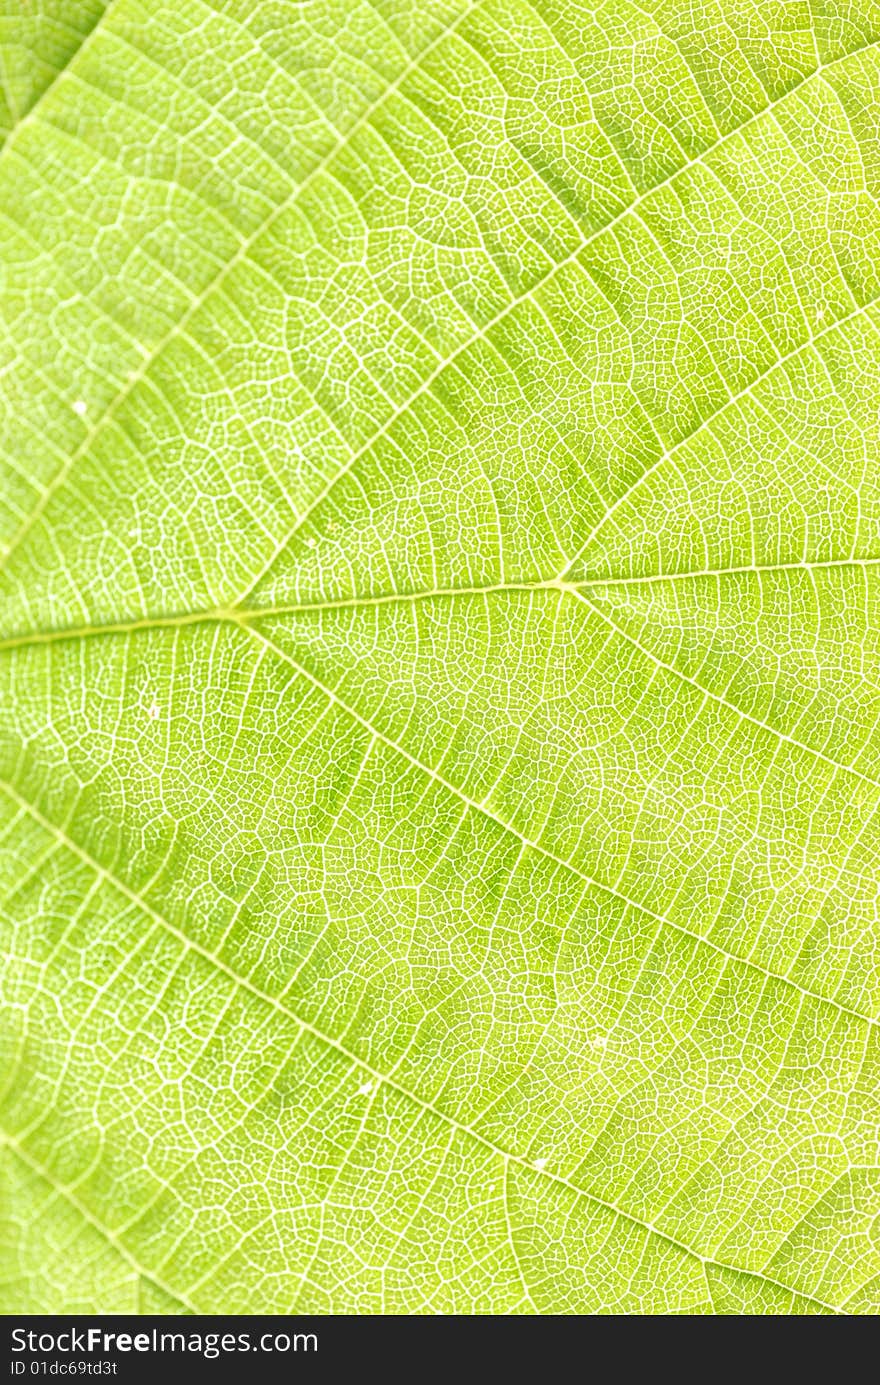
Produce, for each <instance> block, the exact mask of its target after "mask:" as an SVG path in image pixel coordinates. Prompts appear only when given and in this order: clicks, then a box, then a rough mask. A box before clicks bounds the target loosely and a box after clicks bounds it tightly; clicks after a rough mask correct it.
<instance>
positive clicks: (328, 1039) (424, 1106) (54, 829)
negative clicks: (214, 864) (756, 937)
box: [0, 780, 848, 1316]
mask: <svg viewBox="0 0 880 1385" xmlns="http://www.w3.org/2000/svg"><path fill="white" fill-rule="evenodd" d="M0 787H2V789H3V790H4V791H5V792H6V793H7V794H8V795H9V797H10V798H12V799H13V800H14V802H15V803H17V804H18V805H19V807H21V808H22V809H24V810H25V812H27V813H29V814H30V816H31V817H32V818H33V819H34V821H35V822H38V823H39V824H40V825H41V826H42V827H43V828H44V829H45V830H46V831H47V832H50V833H51V834H52V835H53V836H54V837H56V838H57V840H58V841H60V842H61V843H62V844H63V845H64V846H65V847H66V848H67V849H68V850H69V851H71V852H73V854H74V855H75V856H77V857H78V858H79V859H80V860H81V861H82V862H83V863H84V864H85V865H87V866H88V867H89V868H90V869H91V870H92V871H94V872H95V874H96V875H97V876H98V877H99V879H100V880H102V881H104V882H106V884H108V885H109V886H111V887H112V888H114V889H116V890H118V891H119V892H120V893H121V894H122V895H124V896H125V897H126V898H127V899H129V900H130V901H131V902H132V903H133V904H135V905H136V906H137V907H138V908H139V909H140V910H141V912H142V913H144V914H146V915H147V917H148V918H150V919H151V920H152V921H153V922H154V923H155V924H157V925H158V927H160V928H161V929H163V930H164V931H165V932H167V933H168V934H170V935H171V936H172V937H174V938H175V939H176V940H177V942H178V943H179V944H180V945H181V946H182V947H183V948H184V949H185V950H186V951H188V952H194V953H195V954H197V955H198V956H199V957H201V958H203V959H204V960H205V961H207V962H208V963H210V964H211V965H212V966H213V967H214V968H216V969H217V970H218V971H220V972H222V973H223V975H225V976H226V977H227V978H228V980H230V981H231V982H232V983H233V984H234V985H236V986H238V987H240V988H241V989H242V990H245V991H247V992H248V993H249V994H250V995H252V996H254V998H255V999H257V1000H259V1001H261V1002H262V1003H263V1004H265V1005H268V1006H271V1007H272V1009H273V1010H276V1011H277V1012H278V1013H279V1014H281V1015H283V1016H284V1018H285V1019H286V1020H288V1021H289V1022H290V1023H292V1024H294V1025H296V1026H297V1028H298V1029H299V1030H300V1032H301V1033H307V1034H310V1035H311V1036H312V1038H314V1039H315V1040H316V1041H317V1042H319V1043H321V1044H323V1045H325V1046H327V1047H328V1048H331V1049H333V1050H334V1052H336V1053H338V1054H339V1055H340V1056H341V1057H343V1058H345V1059H346V1061H347V1062H350V1063H351V1064H352V1066H353V1067H356V1068H358V1069H360V1070H361V1071H362V1072H365V1073H367V1074H368V1075H369V1076H370V1077H371V1078H372V1079H373V1080H374V1081H376V1082H379V1083H381V1084H382V1085H383V1086H386V1087H389V1088H391V1089H392V1090H394V1091H396V1092H397V1093H398V1094H399V1095H400V1096H402V1097H404V1099H405V1100H407V1101H409V1102H410V1103H411V1104H413V1105H415V1106H417V1107H419V1108H420V1109H421V1110H423V1111H426V1112H428V1113H429V1114H430V1115H432V1116H434V1117H435V1118H436V1119H437V1120H439V1121H441V1122H443V1123H444V1124H446V1125H449V1126H452V1127H453V1128H454V1129H455V1130H457V1131H458V1132H459V1133H460V1134H462V1135H463V1136H465V1137H466V1138H468V1139H471V1140H474V1141H475V1142H476V1143H477V1144H479V1145H480V1146H482V1148H484V1149H486V1150H488V1151H489V1152H490V1153H491V1154H493V1155H494V1156H495V1157H496V1158H498V1159H500V1160H501V1161H502V1164H504V1163H505V1162H506V1163H508V1164H509V1163H515V1164H516V1165H517V1166H518V1167H520V1168H523V1169H525V1170H526V1171H527V1172H528V1173H529V1175H530V1176H531V1177H532V1178H535V1177H537V1178H540V1179H546V1180H547V1181H548V1182H549V1183H552V1184H556V1185H558V1186H561V1187H564V1188H565V1189H567V1191H568V1192H569V1193H571V1194H572V1195H573V1196H575V1197H577V1198H578V1199H580V1200H583V1201H585V1202H587V1203H591V1204H592V1205H593V1206H597V1207H601V1208H603V1209H604V1210H605V1211H606V1212H610V1213H611V1214H612V1215H613V1216H615V1217H618V1218H620V1220H621V1221H623V1222H626V1223H628V1224H629V1225H631V1226H637V1227H639V1228H640V1229H641V1230H642V1231H646V1232H648V1233H649V1235H652V1236H655V1237H657V1238H658V1239H659V1240H661V1241H663V1242H664V1243H665V1244H666V1245H670V1246H672V1247H674V1248H675V1249H676V1250H677V1251H679V1252H680V1253H682V1254H685V1255H687V1256H689V1257H690V1258H691V1259H692V1260H695V1261H697V1262H698V1263H700V1264H702V1265H715V1266H717V1267H718V1268H719V1269H724V1270H728V1271H731V1272H733V1273H735V1274H740V1275H743V1276H746V1277H748V1278H752V1279H758V1280H761V1281H763V1282H765V1283H768V1284H771V1285H773V1286H774V1287H775V1288H779V1289H783V1290H785V1292H787V1293H790V1294H796V1295H798V1296H799V1297H801V1298H803V1299H806V1300H808V1301H810V1302H812V1303H815V1304H817V1305H818V1306H819V1307H821V1308H826V1309H828V1310H829V1311H831V1312H832V1313H835V1314H837V1315H838V1316H848V1315H847V1314H846V1313H845V1312H844V1310H842V1309H839V1308H837V1307H835V1306H834V1305H833V1304H830V1303H825V1302H823V1301H822V1300H821V1299H819V1298H816V1297H814V1296H813V1295H811V1294H806V1293H802V1292H801V1291H800V1290H797V1289H793V1288H792V1287H791V1286H790V1285H788V1284H784V1283H782V1282H781V1281H779V1280H776V1279H773V1278H771V1276H769V1275H765V1274H763V1273H760V1272H758V1271H755V1270H743V1269H742V1268H741V1267H740V1266H738V1265H732V1264H729V1263H727V1262H726V1261H722V1260H716V1259H715V1258H714V1257H712V1256H709V1255H701V1254H700V1253H699V1252H698V1251H695V1250H693V1249H692V1248H691V1247H690V1246H688V1245H686V1244H685V1243H684V1242H683V1241H679V1240H677V1239H676V1238H675V1237H674V1236H671V1235H669V1234H668V1233H667V1232H665V1231H660V1230H658V1229H657V1227H655V1226H652V1225H651V1223H650V1222H646V1221H643V1220H642V1219H641V1218H639V1217H637V1216H635V1215H633V1214H632V1213H631V1212H624V1211H622V1210H621V1209H620V1208H619V1207H617V1206H615V1204H614V1203H612V1202H607V1201H605V1199H603V1198H601V1197H599V1196H598V1195H597V1194H595V1193H588V1192H585V1191H584V1190H583V1189H582V1188H579V1187H578V1186H577V1185H576V1184H574V1183H572V1182H570V1181H569V1179H567V1178H565V1177H563V1176H562V1175H561V1174H557V1173H554V1172H553V1171H552V1170H549V1169H546V1168H542V1169H538V1168H537V1167H536V1166H535V1164H534V1163H531V1162H530V1161H529V1160H528V1159H526V1158H524V1157H523V1156H522V1155H520V1154H517V1153H514V1152H513V1151H510V1150H506V1149H503V1148H501V1146H499V1145H496V1144H495V1143H494V1142H493V1141H491V1140H489V1139H487V1137H486V1136H485V1135H482V1134H480V1133H479V1131H477V1130H474V1129H473V1127H472V1126H469V1125H466V1124H464V1123H463V1122H462V1121H459V1120H457V1119H456V1118H455V1117H454V1116H451V1115H449V1114H448V1113H447V1112H446V1111H443V1110H441V1109H440V1108H439V1107H437V1106H435V1105H434V1104H433V1103H432V1102H431V1101H428V1100H427V1099H426V1098H424V1097H421V1096H418V1095H417V1094H416V1093H415V1092H412V1091H410V1089H409V1088H408V1087H405V1086H404V1085H403V1084H402V1083H401V1082H398V1081H397V1080H396V1079H395V1078H392V1077H388V1076H386V1075H385V1074H384V1073H383V1072H381V1071H380V1070H379V1069H378V1068H376V1067H374V1066H373V1065H372V1064H371V1063H369V1062H367V1061H366V1059H364V1058H361V1057H359V1056H358V1055H357V1054H356V1053H354V1052H353V1051H352V1050H351V1049H349V1048H347V1047H346V1046H345V1045H344V1044H343V1043H341V1042H340V1041H339V1040H338V1039H336V1038H334V1037H333V1036H332V1035H330V1034H327V1033H325V1032H324V1031H323V1030H322V1029H319V1028H317V1026H315V1025H313V1024H311V1023H310V1022H309V1021H307V1020H304V1019H302V1018H301V1017H300V1016H299V1015H298V1014H297V1013H296V1011H294V1010H292V1009H291V1008H290V1007H289V1006H288V1005H286V1004H285V1003H284V1001H282V1000H279V999H278V998H277V997H276V996H273V995H272V994H271V992H269V991H264V990H263V989H262V987H260V986H257V985H256V984H255V983H254V982H252V981H250V980H249V979H248V978H246V977H243V976H241V975H239V973H238V972H236V971H235V970H234V968H232V967H230V966H229V965H228V963H226V962H224V961H223V960H222V958H220V957H217V956H216V954H214V953H213V952H211V951H210V950H209V949H208V948H205V947H202V946H201V944H199V943H197V942H194V941H193V939H191V938H190V937H189V936H188V935H187V934H186V933H184V932H183V931H182V930H181V929H180V928H178V927H177V926H176V925H175V924H173V923H171V922H170V920H169V919H167V918H165V916H164V915H163V914H160V913H159V912H158V911H157V910H156V909H154V908H153V906H152V905H151V904H149V903H148V902H147V901H146V900H145V899H144V898H143V897H142V896H141V895H139V894H138V893H137V891H136V890H133V889H131V888H130V886H128V885H127V884H126V883H125V882H124V881H123V880H122V879H121V878H119V877H118V876H117V875H115V874H114V873H113V872H112V871H109V870H108V869H107V868H106V867H105V866H102V865H101V863H100V862H99V861H98V860H96V859H95V858H94V857H93V856H92V855H91V854H90V853H89V852H88V851H86V850H85V849H84V848H83V847H81V846H80V845H79V843H78V842H76V841H74V839H73V838H72V837H70V836H69V835H68V833H67V832H66V831H65V830H64V829H63V828H61V827H59V826H58V825H57V824H56V823H54V822H52V820H51V819H50V818H47V817H46V816H45V814H44V813H42V812H41V811H40V809H38V808H37V807H36V806H35V805H34V804H32V803H30V802H29V801H28V800H27V799H26V798H24V797H23V796H22V795H21V794H20V793H19V792H18V790H17V789H16V788H15V787H14V785H12V784H9V783H8V782H7V781H5V780H0ZM474 806H476V805H474ZM502 825H503V824H502ZM529 845H533V844H532V843H529ZM536 849H537V850H540V849H541V848H536ZM559 864H561V865H564V864H565V863H564V862H562V861H560V863H559ZM627 902H629V901H627ZM633 907H638V906H633ZM759 970H760V968H759ZM3 1138H4V1139H5V1140H6V1141H7V1142H8V1143H9V1144H10V1145H11V1146H12V1147H13V1148H15V1149H16V1151H17V1152H19V1153H21V1147H20V1145H19V1144H18V1142H16V1141H15V1137H14V1136H9V1135H4V1137H3ZM22 1157H24V1156H23V1155H22ZM29 1161H30V1162H32V1163H34V1161H33V1159H32V1157H30V1160H29ZM34 1167H35V1168H36V1169H37V1171H38V1172H40V1173H41V1174H42V1176H43V1177H44V1178H45V1179H46V1181H47V1182H50V1183H51V1184H52V1186H53V1187H56V1188H57V1190H58V1191H59V1192H61V1193H63V1194H64V1195H65V1196H66V1197H67V1198H68V1200H69V1201H70V1202H71V1204H72V1205H73V1206H75V1207H76V1208H77V1210H79V1211H81V1212H82V1214H83V1215H84V1216H86V1217H87V1218H88V1220H89V1221H90V1222H91V1223H92V1224H93V1225H94V1226H95V1227H96V1228H97V1229H98V1230H100V1231H103V1232H104V1234H105V1235H107V1238H108V1240H110V1241H111V1244H113V1245H116V1244H117V1239H118V1238H116V1236H115V1235H113V1234H112V1233H109V1232H108V1231H107V1230H106V1228H105V1227H104V1226H103V1224H102V1222H101V1221H100V1219H99V1218H98V1216H97V1214H96V1213H94V1212H93V1211H92V1210H91V1209H90V1208H87V1207H86V1205H85V1204H84V1203H82V1202H81V1201H80V1199H78V1198H76V1194H75V1191H74V1190H73V1189H72V1188H71V1187H70V1186H68V1185H59V1184H57V1183H56V1182H55V1180H54V1179H53V1178H52V1177H51V1175H49V1174H48V1172H47V1171H45V1170H43V1169H42V1167H40V1166H38V1165H37V1164H36V1163H34ZM133 1224H134V1222H130V1223H128V1225H129V1226H130V1225H133ZM118 1244H119V1245H120V1246H121V1245H122V1243H121V1242H119V1243H118ZM125 1255H126V1259H127V1260H128V1262H129V1263H130V1264H131V1265H132V1267H133V1268H136V1269H137V1270H138V1272H139V1273H141V1274H144V1275H146V1276H147V1277H148V1278H151V1279H153V1280H154V1282H155V1283H157V1284H158V1285H159V1287H160V1288H164V1289H166V1292H168V1293H170V1294H171V1295H172V1297H173V1298H176V1299H177V1300H178V1301H179V1302H181V1303H184V1305H185V1306H186V1307H192V1306H193V1305H191V1304H189V1303H188V1302H187V1301H186V1299H185V1297H184V1295H183V1294H181V1293H180V1292H179V1291H177V1290H175V1289H173V1288H170V1287H168V1288H166V1286H165V1285H163V1284H162V1283H161V1282H160V1281H159V1280H158V1279H157V1278H156V1276H155V1275H154V1274H152V1272H151V1271H150V1270H148V1269H146V1268H145V1267H143V1266H140V1265H138V1263H137V1261H136V1260H135V1259H134V1258H133V1257H132V1256H131V1255H130V1253H128V1252H127V1251H126V1252H125ZM193 1311H195V1312H199V1311H200V1310H199V1309H198V1308H194V1309H193Z"/></svg>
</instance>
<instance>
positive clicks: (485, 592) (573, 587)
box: [0, 559, 880, 937]
mask: <svg viewBox="0 0 880 1385" xmlns="http://www.w3.org/2000/svg"><path fill="white" fill-rule="evenodd" d="M870 561H871V563H872V564H875V563H877V562H878V561H880V560H877V559H871V560H870ZM743 570H746V569H743ZM749 570H750V569H749ZM622 580H623V579H622ZM608 585H610V584H609V583H608V582H606V581H605V580H602V581H596V582H577V583H571V582H565V581H561V580H559V579H556V578H551V579H550V580H548V581H539V582H520V583H498V584H496V585H494V586H486V587H458V588H446V589H437V590H435V591H430V592H427V591H426V592H418V593H413V594H411V595H409V596H404V597H397V596H389V597H366V598H359V599H355V600H348V601H346V600H340V601H336V602H334V601H327V602H321V603H316V604H314V605H311V606H310V605H289V606H288V605H279V606H267V607H265V608H263V609H258V610H250V611H242V610H238V609H237V608H220V607H218V608H217V609H215V610H208V611H198V612H193V613H186V614H183V615H172V616H157V617H148V618H144V619H142V620H133V621H127V622H121V623H119V624H107V625H97V626H82V627H80V628H78V629H75V628H70V629H68V630H59V631H49V632H47V633H45V634H36V635H25V636H20V637H14V638H12V639H10V640H6V641H0V654H2V653H3V652H4V651H11V650H15V649H19V648H22V647H27V646H32V645H42V644H54V643H57V642H62V641H64V640H71V639H85V638H91V637H95V636H98V635H128V634H134V633H136V632H137V631H139V630H143V631H147V630H162V629H171V630H175V629H182V628H185V627H186V626H192V625H200V624H206V623H210V622H212V621H216V622H225V623H229V624H232V625H237V626H239V627H240V628H241V629H244V630H248V631H249V633H252V634H254V633H258V632H256V631H255V630H254V627H253V622H254V621H256V620H260V619H267V618H269V617H271V616H280V615H285V614H290V615H293V614H296V613H301V612H308V611H314V612H319V611H326V610H339V609H346V608H349V607H357V606H382V605H390V604H393V603H399V602H403V601H409V602H415V601H419V600H428V599H430V598H432V597H435V598H443V597H446V598H454V597H466V596H486V597H488V596H491V595H492V594H497V593H501V592H526V593H530V592H536V591H558V592H559V593H561V594H564V593H568V594H570V595H572V596H574V597H575V598H576V599H578V600H579V601H582V602H583V603H584V605H586V606H587V607H589V609H590V610H591V611H592V612H593V614H594V615H595V616H596V617H597V618H598V619H600V620H602V621H603V622H604V623H605V624H606V625H608V626H610V627H611V628H612V629H613V630H614V631H615V633H616V634H617V635H619V637H620V638H621V639H622V640H625V641H626V642H627V643H628V644H631V645H632V646H633V647H634V648H636V649H638V650H639V652H640V653H641V654H643V655H644V656H645V658H646V659H650V660H651V662H652V663H654V664H655V665H656V666H657V667H658V668H662V669H664V670H665V671H666V672H667V673H669V674H671V675H672V676H673V677H675V678H678V679H680V680H681V681H682V682H684V683H687V684H689V685H690V686H691V687H694V688H696V689H697V690H698V691H699V692H701V693H703V694H705V696H706V697H708V698H711V699H712V701H714V702H716V703H718V705H719V706H722V707H726V708H727V710H728V711H730V712H732V713H733V714H734V715H735V716H737V717H739V718H740V719H741V720H742V721H746V722H749V723H750V725H752V726H756V727H758V728H759V729H760V730H762V731H764V732H766V733H767V735H770V736H774V737H775V738H776V739H777V740H780V741H784V742H786V743H787V744H789V745H792V746H795V747H797V749H799V750H802V751H803V752H804V754H805V755H810V756H812V757H813V759H815V760H819V761H821V762H822V763H823V764H827V765H829V766H831V767H832V768H833V769H835V770H837V771H839V772H840V773H841V774H846V775H850V776H851V777H852V778H854V779H858V780H859V781H860V782H861V783H863V784H867V785H868V787H869V788H871V789H873V790H875V791H880V781H878V780H876V779H873V778H872V777H871V775H869V774H866V773H865V772H864V771H863V770H860V769H857V768H856V767H855V766H854V765H848V764H846V763H845V762H844V761H843V760H835V759H834V757H833V756H831V755H828V754H826V753H825V752H824V751H822V750H817V749H816V748H815V747H814V746H811V745H810V744H809V743H808V742H807V741H802V740H800V739H799V738H798V737H797V736H792V735H791V734H790V733H789V732H787V731H782V730H780V728H779V727H777V726H774V725H773V724H772V723H771V722H769V721H764V720H762V718H761V717H757V716H755V715H754V714H753V713H751V712H747V711H746V710H745V709H744V708H743V707H739V706H738V705H737V704H736V703H735V702H732V701H730V699H729V698H727V697H726V696H725V695H724V694H723V693H719V692H715V691H714V690H713V689H711V688H708V687H705V686H704V685H703V684H702V683H700V682H699V681H698V680H697V679H696V678H693V677H692V676H691V675H690V674H689V673H686V672H685V671H684V670H683V669H680V668H678V667H677V666H676V665H675V664H672V663H668V662H667V661H666V660H664V659H661V658H660V657H659V655H657V654H655V653H654V652H653V650H651V649H650V648H648V646H647V645H643V644H642V643H641V642H640V641H639V640H637V639H636V638H635V636H633V635H631V634H630V633H629V632H628V631H627V630H625V629H624V628H623V627H622V626H620V625H618V624H617V622H616V621H615V620H613V619H612V617H611V616H610V615H608V613H607V612H606V611H604V610H602V608H601V607H600V606H598V605H596V603H595V602H593V601H591V600H590V598H589V596H588V594H587V593H588V590H589V589H590V588H591V587H605V586H608ZM259 633H260V638H261V639H263V640H264V641H265V643H266V644H268V645H270V647H271V648H272V649H273V650H274V651H275V653H276V654H277V655H278V656H279V657H281V658H284V659H286V660H287V662H289V663H292V664H293V665H294V667H296V668H297V669H299V671H300V672H301V673H303V674H305V675H306V676H308V677H309V678H311V679H312V681H313V682H315V683H316V684H317V686H318V687H320V688H321V690H322V691H323V692H325V693H327V695H328V696H334V697H335V696H336V694H333V693H331V690H330V689H329V688H327V687H326V686H325V685H324V684H323V683H321V682H320V680H318V679H317V677H316V676H315V675H313V674H311V673H310V672H309V671H308V670H307V669H306V668H305V667H304V666H301V665H299V664H297V663H296V661H295V660H293V659H292V658H291V657H290V656H289V655H287V654H286V653H284V652H283V651H282V650H280V649H279V648H278V646H277V645H275V644H274V643H272V641H270V640H269V639H268V637H267V636H265V635H263V634H262V632H259ZM337 701H340V705H341V706H342V707H344V708H345V710H346V711H348V712H349V713H350V714H351V715H358V717H359V719H360V720H362V721H363V718H362V717H360V715H359V714H357V713H355V711H354V709H353V708H352V707H351V706H349V705H348V704H347V703H344V702H341V700H340V699H338V698H337ZM364 724H365V725H366V726H368V727H369V729H370V730H371V731H375V727H373V725H372V723H370V722H368V721H365V722H364ZM376 734H377V735H381V734H382V733H381V732H378V731H377V732H376ZM383 739H385V740H387V739H388V738H387V737H383ZM388 743H389V744H392V745H394V746H395V748H396V749H398V750H400V752H401V753H402V754H405V755H407V756H408V757H409V758H411V759H413V763H414V764H418V765H419V766H420V768H422V769H424V770H425V771H426V772H427V773H433V771H432V770H431V769H430V767H429V766H427V765H424V764H422V763H421V761H418V760H416V759H414V758H413V757H411V756H409V752H408V751H406V750H405V749H404V747H402V746H399V745H397V743H396V742H391V741H389V742H388ZM449 787H452V786H451V785H449ZM453 792H456V793H458V792H459V790H457V789H454V788H453ZM474 806H479V805H474ZM481 811H484V810H482V809H481ZM506 825H507V824H502V826H506ZM508 830H510V831H514V830H515V829H514V828H512V827H509V828H508ZM523 840H525V839H523ZM527 844H528V845H530V846H535V848H536V849H540V850H545V848H538V847H537V845H536V843H534V842H528V843H527ZM560 859H561V858H560ZM585 878H586V877H585ZM600 888H602V889H609V888H610V887H609V886H606V885H603V886H600ZM637 907H642V906H637ZM673 926H676V927H677V926H678V925H673ZM693 936H695V937H696V936H699V935H697V934H694V935H693Z"/></svg>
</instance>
